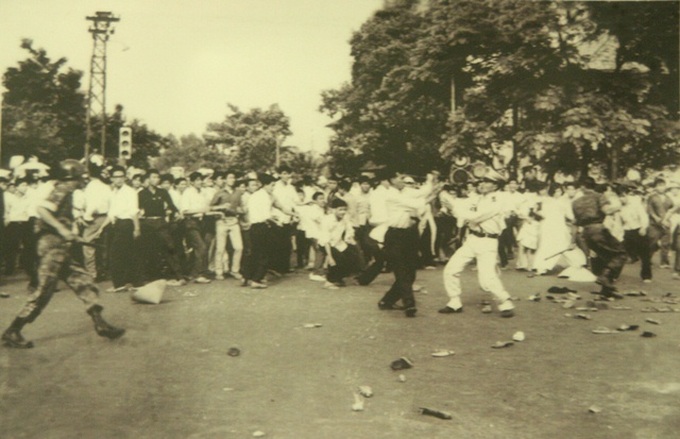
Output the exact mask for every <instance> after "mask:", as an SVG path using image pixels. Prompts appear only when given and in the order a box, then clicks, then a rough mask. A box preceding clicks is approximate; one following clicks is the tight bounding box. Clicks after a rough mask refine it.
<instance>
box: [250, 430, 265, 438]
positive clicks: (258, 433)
mask: <svg viewBox="0 0 680 439" xmlns="http://www.w3.org/2000/svg"><path fill="white" fill-rule="evenodd" d="M264 435H265V433H264V431H260V430H257V431H256V432H255V433H253V437H263V436H264Z"/></svg>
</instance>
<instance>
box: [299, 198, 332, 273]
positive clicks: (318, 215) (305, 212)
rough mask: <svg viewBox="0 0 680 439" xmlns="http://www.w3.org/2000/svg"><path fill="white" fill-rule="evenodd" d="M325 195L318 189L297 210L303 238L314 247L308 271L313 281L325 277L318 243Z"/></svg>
mask: <svg viewBox="0 0 680 439" xmlns="http://www.w3.org/2000/svg"><path fill="white" fill-rule="evenodd" d="M325 207H326V195H324V193H323V192H321V191H318V192H316V193H315V194H314V195H312V197H311V202H310V203H309V204H307V205H305V206H300V207H299V208H298V212H299V215H300V226H301V227H302V228H303V229H304V231H305V238H306V239H308V240H309V241H310V242H311V244H310V245H311V247H312V248H313V249H314V266H313V268H312V272H311V273H309V280H312V281H315V282H325V281H326V277H325V273H324V268H323V267H324V260H325V254H324V253H323V251H322V249H321V246H320V245H319V238H320V237H321V220H322V219H323V217H324V215H325Z"/></svg>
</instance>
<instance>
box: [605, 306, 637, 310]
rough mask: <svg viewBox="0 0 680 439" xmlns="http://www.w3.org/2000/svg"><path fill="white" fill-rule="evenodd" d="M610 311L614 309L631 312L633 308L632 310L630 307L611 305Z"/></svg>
mask: <svg viewBox="0 0 680 439" xmlns="http://www.w3.org/2000/svg"><path fill="white" fill-rule="evenodd" d="M609 309H613V310H614V311H630V310H632V309H633V308H631V307H630V306H621V305H611V306H610V307H609Z"/></svg>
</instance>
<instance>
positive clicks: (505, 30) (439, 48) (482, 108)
mask: <svg viewBox="0 0 680 439" xmlns="http://www.w3.org/2000/svg"><path fill="white" fill-rule="evenodd" d="M668 3H670V2H668ZM668 3H667V4H664V5H663V7H662V8H660V9H655V8H654V6H653V5H649V4H648V3H647V4H644V5H641V4H640V2H627V3H626V4H625V5H621V6H620V7H621V8H623V9H622V10H624V12H622V13H620V14H619V15H625V19H624V18H622V17H618V16H617V14H615V13H612V9H613V10H616V8H618V7H619V6H616V5H619V4H618V3H611V2H566V1H565V2H527V1H522V0H474V1H473V0H429V1H421V2H418V1H407V0H401V1H394V2H389V3H387V4H386V6H385V7H384V8H383V10H381V11H378V12H377V13H376V14H375V15H374V16H373V17H372V18H371V19H369V20H368V21H367V23H366V24H365V25H364V26H363V27H362V28H361V29H360V31H359V32H357V33H356V34H355V35H354V37H353V38H352V41H351V44H352V55H353V56H354V66H353V71H352V73H353V76H352V82H351V83H350V84H345V85H343V86H342V87H341V88H339V89H337V90H331V91H327V92H324V94H323V95H322V99H323V105H322V110H323V111H325V112H326V113H327V114H329V115H331V116H335V117H336V120H335V122H334V123H333V124H332V125H331V126H332V127H333V129H334V130H335V136H334V138H333V139H332V144H331V150H330V152H329V154H328V155H329V157H330V158H331V160H332V162H333V163H334V165H335V166H336V167H338V166H342V167H344V168H346V169H352V168H354V169H356V168H357V167H358V166H357V164H358V162H359V163H360V162H361V161H367V160H373V161H374V162H375V163H378V164H392V163H398V162H400V161H401V162H403V161H404V159H407V160H408V161H409V162H412V163H415V164H416V165H412V166H411V169H413V168H417V167H418V165H421V166H422V165H423V164H424V163H429V162H430V160H436V159H437V157H434V158H433V157H431V156H430V155H429V153H430V151H431V150H430V149H429V148H428V146H429V145H430V144H434V145H439V146H441V148H440V150H439V153H440V154H441V156H442V157H443V158H444V159H445V160H449V159H451V158H453V157H454V156H456V155H466V156H470V157H472V158H474V159H483V160H486V161H489V160H490V158H491V156H492V154H493V145H494V144H496V143H500V142H502V143H506V142H508V141H510V142H512V145H513V148H514V157H515V159H514V161H511V162H510V163H509V166H510V168H511V169H512V168H514V167H516V165H517V161H518V159H519V158H529V159H530V160H531V161H533V162H534V163H541V164H542V165H543V166H544V167H545V168H546V169H547V170H548V172H556V171H557V170H562V171H568V172H573V173H584V172H587V168H588V166H589V164H590V163H599V164H603V165H605V166H606V167H607V168H608V169H609V173H610V175H611V176H613V177H616V176H617V175H619V173H620V172H621V171H622V170H623V169H625V168H626V167H629V166H631V165H633V164H638V165H642V166H651V167H655V166H660V165H662V164H664V163H668V162H671V161H673V160H677V158H678V146H677V142H676V140H675V139H677V135H678V134H679V131H678V128H679V127H678V124H677V122H676V115H677V107H678V93H677V85H678V73H677V70H678V69H677V66H678V62H677V58H678V55H677V50H678V41H677V40H678V19H677V14H678V11H677V3H675V2H673V5H669V4H668ZM638 14H640V16H639V17H638ZM662 15H665V16H662ZM655 26H658V27H659V28H658V29H653V28H654V27H655ZM612 37H615V40H612ZM598 45H599V46H600V48H601V49H604V51H610V52H611V51H613V52H614V54H615V58H616V65H615V67H614V68H612V69H611V70H607V69H606V68H604V67H603V66H602V65H601V64H602V63H601V62H600V60H598V55H599V52H598V50H594V51H593V50H592V49H593V47H594V46H598ZM669 45H672V48H671V49H670V50H668V53H666V52H664V49H668V46H669ZM598 62H599V64H600V65H598ZM632 62H636V63H638V65H640V66H641V67H640V68H638V69H630V68H626V65H628V66H630V65H631V63H632ZM673 87H675V88H673ZM450 110H452V111H450ZM447 116H450V117H449V118H448V124H447V122H446V120H445V119H446V117H447ZM431 139H434V140H431ZM440 139H443V141H442V140H440ZM410 153H414V154H410ZM435 155H436V151H435Z"/></svg>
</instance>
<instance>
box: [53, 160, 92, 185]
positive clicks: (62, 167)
mask: <svg viewBox="0 0 680 439" xmlns="http://www.w3.org/2000/svg"><path fill="white" fill-rule="evenodd" d="M86 174H87V168H85V165H83V164H82V163H80V162H79V161H78V160H75V159H66V160H62V161H61V162H59V179H60V180H78V179H80V178H82V177H83V175H86Z"/></svg>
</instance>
